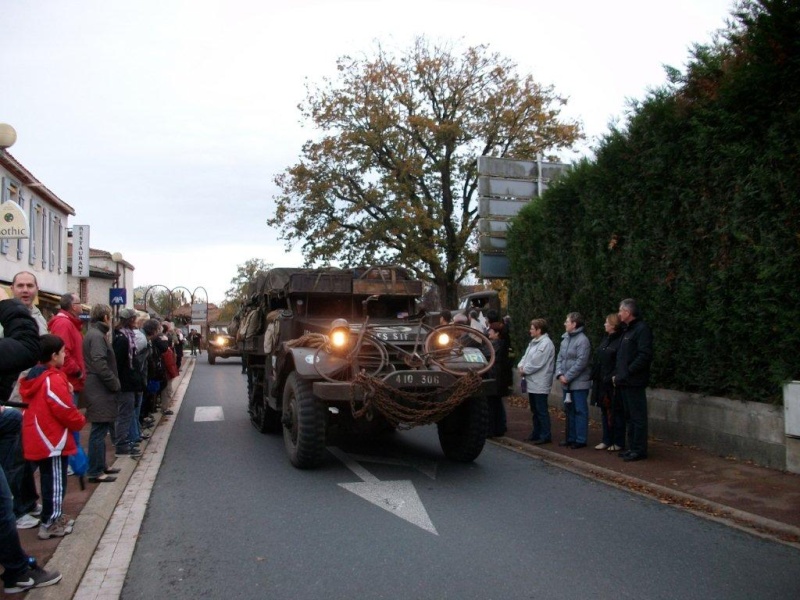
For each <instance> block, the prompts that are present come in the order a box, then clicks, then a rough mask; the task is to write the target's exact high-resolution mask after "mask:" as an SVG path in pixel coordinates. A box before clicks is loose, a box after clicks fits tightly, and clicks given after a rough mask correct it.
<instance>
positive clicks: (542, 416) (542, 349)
mask: <svg viewBox="0 0 800 600" xmlns="http://www.w3.org/2000/svg"><path fill="white" fill-rule="evenodd" d="M547 329H548V327H547V321H546V320H544V319H534V320H533V321H531V341H530V343H529V344H528V348H527V349H526V350H525V354H524V355H523V356H522V360H520V361H519V364H518V365H517V369H519V374H520V377H522V378H523V379H524V381H525V385H526V387H527V392H528V402H529V403H530V406H531V413H532V415H533V431H532V432H531V434H530V435H529V436H528V437H527V440H528V441H531V442H533V443H534V444H536V445H539V444H549V443H550V442H551V441H552V436H551V433H550V413H549V412H548V410H547V397H548V396H549V395H550V388H551V387H552V386H553V370H554V368H555V357H556V351H555V347H554V346H553V341H552V340H551V339H550V336H549V335H548V334H547Z"/></svg>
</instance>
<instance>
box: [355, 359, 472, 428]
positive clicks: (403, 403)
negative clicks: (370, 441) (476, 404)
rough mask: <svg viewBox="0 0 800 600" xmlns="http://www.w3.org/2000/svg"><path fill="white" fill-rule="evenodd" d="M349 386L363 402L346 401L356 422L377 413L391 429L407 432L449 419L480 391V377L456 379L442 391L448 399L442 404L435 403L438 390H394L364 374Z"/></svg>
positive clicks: (467, 376) (466, 376) (358, 376)
mask: <svg viewBox="0 0 800 600" xmlns="http://www.w3.org/2000/svg"><path fill="white" fill-rule="evenodd" d="M352 385H353V387H359V388H361V390H362V391H363V392H364V398H365V400H364V401H363V402H357V401H355V400H353V399H351V400H350V409H351V410H352V412H353V416H354V417H355V418H356V419H358V418H360V417H364V416H367V415H369V414H370V412H371V411H373V410H377V411H379V412H380V413H381V414H382V415H383V416H384V417H386V419H387V420H388V421H389V423H391V424H392V425H393V426H394V427H397V428H398V429H411V428H412V427H417V426H419V425H429V424H431V423H436V422H437V421H440V420H441V419H443V418H444V417H446V416H447V415H449V414H450V413H451V412H453V411H454V410H455V409H456V407H458V406H459V405H460V404H461V403H462V402H464V401H465V400H466V399H467V398H469V397H470V396H472V395H473V394H474V393H475V392H476V391H477V390H478V389H479V388H480V387H481V377H480V375H478V374H477V373H473V372H469V373H467V374H466V375H464V376H463V377H459V378H458V379H457V380H456V382H455V384H453V386H452V387H451V388H449V389H448V390H446V391H447V393H448V397H447V399H446V400H443V401H438V400H437V399H436V398H437V396H438V395H440V394H441V393H442V391H443V390H441V389H436V390H431V391H429V392H408V391H404V390H398V389H397V388H394V387H392V386H390V385H388V384H386V383H384V382H383V380H381V379H378V378H376V377H371V376H369V375H366V374H364V373H360V374H358V375H356V377H355V379H354V380H353V383H352ZM357 404H361V407H360V408H357V406H356V405H357Z"/></svg>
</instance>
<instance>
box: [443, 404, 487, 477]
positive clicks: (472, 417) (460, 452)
mask: <svg viewBox="0 0 800 600" xmlns="http://www.w3.org/2000/svg"><path fill="white" fill-rule="evenodd" d="M436 426H437V429H438V431H439V444H441V446H442V451H443V452H444V455H445V456H446V457H447V458H449V459H450V460H456V461H458V462H472V461H473V460H475V459H476V458H478V455H480V453H481V451H482V450H483V446H484V444H485V443H486V434H487V432H488V430H489V407H488V405H487V403H486V398H485V397H483V396H480V397H473V398H468V399H467V400H465V401H464V402H463V403H462V404H461V406H459V407H458V408H456V409H455V410H454V411H453V412H452V413H450V414H449V415H447V416H446V417H445V418H444V419H442V420H441V421H439V422H438V423H437V424H436Z"/></svg>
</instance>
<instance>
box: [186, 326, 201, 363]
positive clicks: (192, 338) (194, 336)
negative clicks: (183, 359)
mask: <svg viewBox="0 0 800 600" xmlns="http://www.w3.org/2000/svg"><path fill="white" fill-rule="evenodd" d="M189 346H190V348H191V350H192V356H197V351H198V350H199V349H200V332H199V331H197V330H196V329H192V330H191V331H190V332H189Z"/></svg>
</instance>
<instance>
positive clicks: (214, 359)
mask: <svg viewBox="0 0 800 600" xmlns="http://www.w3.org/2000/svg"><path fill="white" fill-rule="evenodd" d="M216 362H217V357H216V356H214V354H213V353H212V352H211V350H209V351H208V364H210V365H213V364H215V363H216Z"/></svg>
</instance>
